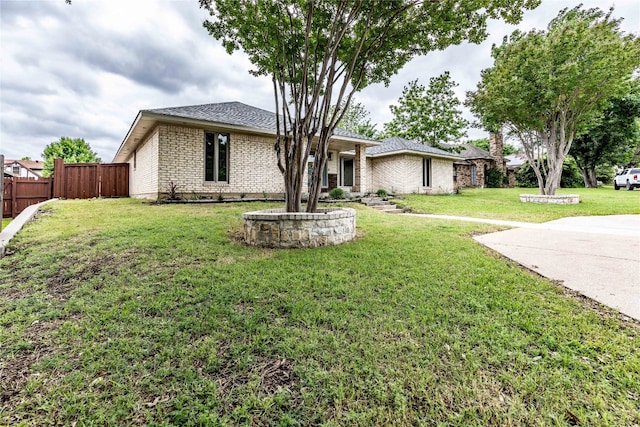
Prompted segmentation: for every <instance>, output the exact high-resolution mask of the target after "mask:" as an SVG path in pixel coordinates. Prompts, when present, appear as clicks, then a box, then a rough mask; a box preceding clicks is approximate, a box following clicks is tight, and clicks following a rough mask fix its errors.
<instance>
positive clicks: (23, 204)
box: [2, 177, 53, 218]
mask: <svg viewBox="0 0 640 427" xmlns="http://www.w3.org/2000/svg"><path fill="white" fill-rule="evenodd" d="M52 188H53V179H51V178H38V179H36V178H20V177H12V178H4V192H3V195H2V216H3V217H4V218H15V217H16V216H18V214H19V213H20V212H22V211H23V210H24V209H25V208H27V207H28V206H31V205H35V204H36V203H40V202H44V201H45V200H49V199H50V198H51V194H52Z"/></svg>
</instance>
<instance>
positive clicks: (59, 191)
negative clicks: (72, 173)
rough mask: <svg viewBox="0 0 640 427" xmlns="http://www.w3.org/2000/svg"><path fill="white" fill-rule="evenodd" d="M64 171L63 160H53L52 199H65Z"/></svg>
mask: <svg viewBox="0 0 640 427" xmlns="http://www.w3.org/2000/svg"><path fill="white" fill-rule="evenodd" d="M66 175H67V173H66V169H65V167H64V160H63V159H54V160H53V197H60V198H63V199H64V198H66V194H65V188H66V187H65V184H66V183H65V178H66Z"/></svg>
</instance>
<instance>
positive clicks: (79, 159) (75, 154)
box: [42, 136, 100, 176]
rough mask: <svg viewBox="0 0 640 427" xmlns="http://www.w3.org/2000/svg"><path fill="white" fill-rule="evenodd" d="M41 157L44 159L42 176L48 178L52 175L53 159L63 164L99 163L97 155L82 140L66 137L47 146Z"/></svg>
mask: <svg viewBox="0 0 640 427" xmlns="http://www.w3.org/2000/svg"><path fill="white" fill-rule="evenodd" d="M42 156H43V157H44V168H43V170H42V175H43V176H50V175H51V174H52V173H53V161H54V160H55V159H63V160H64V162H65V163H96V162H100V158H99V157H98V155H97V154H96V153H95V152H94V151H93V150H92V149H91V147H90V146H89V144H88V143H87V142H85V140H84V139H83V138H73V139H72V138H67V137H66V136H63V137H61V138H60V140H58V141H55V142H52V143H51V144H49V145H47V146H46V147H45V149H44V152H43V153H42Z"/></svg>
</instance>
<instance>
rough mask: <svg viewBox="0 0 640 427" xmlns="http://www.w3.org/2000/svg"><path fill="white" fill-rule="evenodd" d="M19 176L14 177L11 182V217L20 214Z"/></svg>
mask: <svg viewBox="0 0 640 427" xmlns="http://www.w3.org/2000/svg"><path fill="white" fill-rule="evenodd" d="M17 212H18V178H16V177H14V178H13V184H11V218H15V217H17V216H18V213H17Z"/></svg>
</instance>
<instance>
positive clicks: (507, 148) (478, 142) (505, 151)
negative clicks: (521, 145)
mask: <svg viewBox="0 0 640 427" xmlns="http://www.w3.org/2000/svg"><path fill="white" fill-rule="evenodd" d="M467 144H469V145H473V146H474V147H478V148H480V149H482V150H485V151H489V138H480V139H471V140H469V141H467ZM516 151H517V150H516V147H514V146H513V145H511V144H507V143H504V144H503V146H502V155H503V156H508V155H510V154H513V153H515V152H516Z"/></svg>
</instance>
